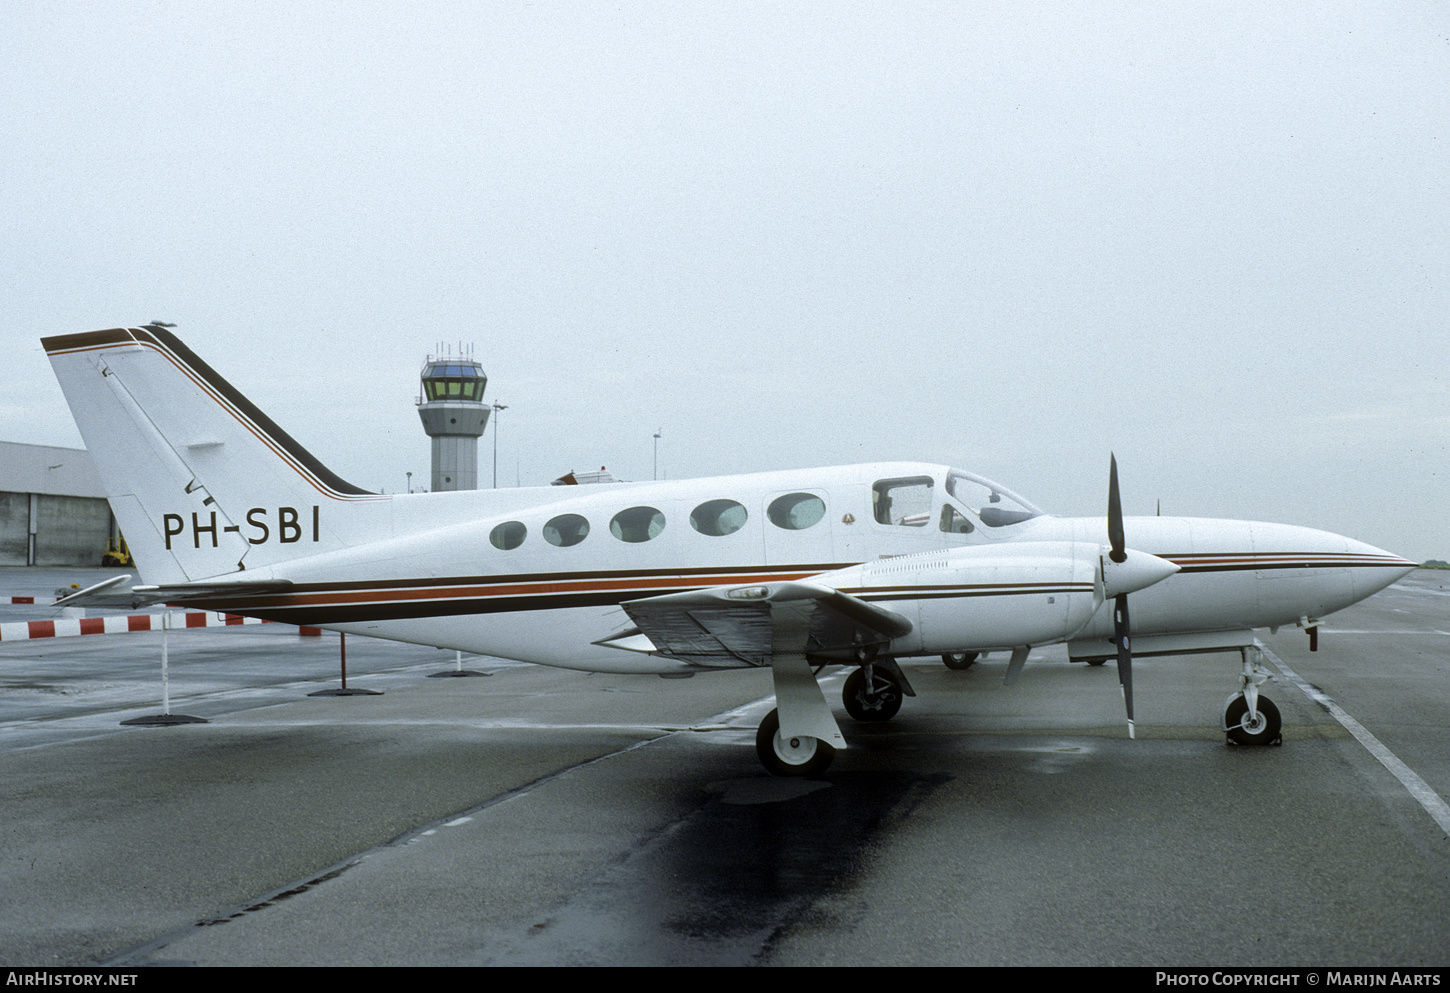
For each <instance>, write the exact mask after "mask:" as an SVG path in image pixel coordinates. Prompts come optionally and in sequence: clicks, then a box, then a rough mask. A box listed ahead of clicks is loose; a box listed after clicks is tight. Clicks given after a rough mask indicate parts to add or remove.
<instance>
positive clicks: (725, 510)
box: [690, 500, 749, 538]
mask: <svg viewBox="0 0 1450 993" xmlns="http://www.w3.org/2000/svg"><path fill="white" fill-rule="evenodd" d="M748 516H749V515H747V514H746V512H745V508H744V507H743V506H742V505H741V504H738V503H736V502H735V501H734V500H708V501H706V502H705V503H702V504H700V506H698V507H696V508H695V509H694V510H692V511H690V527H692V528H694V529H695V530H696V531H698V532H700V533H701V534H706V535H709V536H711V537H712V538H720V537H723V536H725V535H727V534H734V533H735V532H736V531H739V530H740V529H741V528H743V527H745V521H746V519H747V517H748Z"/></svg>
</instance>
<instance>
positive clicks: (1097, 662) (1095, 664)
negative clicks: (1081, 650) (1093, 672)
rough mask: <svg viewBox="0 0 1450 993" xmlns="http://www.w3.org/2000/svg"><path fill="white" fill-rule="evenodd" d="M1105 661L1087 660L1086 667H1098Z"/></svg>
mask: <svg viewBox="0 0 1450 993" xmlns="http://www.w3.org/2000/svg"><path fill="white" fill-rule="evenodd" d="M1106 661H1107V659H1088V665H1092V666H1098V665H1102V664H1103V663H1104V662H1106Z"/></svg>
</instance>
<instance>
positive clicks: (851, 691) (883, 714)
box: [841, 667, 901, 723]
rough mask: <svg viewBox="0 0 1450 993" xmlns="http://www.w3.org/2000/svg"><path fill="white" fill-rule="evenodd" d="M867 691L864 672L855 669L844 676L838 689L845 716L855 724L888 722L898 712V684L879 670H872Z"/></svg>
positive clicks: (899, 692) (863, 670)
mask: <svg viewBox="0 0 1450 993" xmlns="http://www.w3.org/2000/svg"><path fill="white" fill-rule="evenodd" d="M871 688H872V689H873V690H875V691H876V692H875V693H867V692H866V670H865V669H857V670H856V671H855V672H853V673H851V675H849V676H847V677H846V685H845V686H844V687H842V689H841V702H842V703H844V704H845V705H846V713H848V714H850V715H851V716H852V717H854V718H855V719H856V720H858V721H869V722H871V723H880V722H882V721H889V720H891V718H893V717H895V716H896V712H897V711H898V710H900V709H901V684H900V683H898V682H897V681H896V680H895V679H893V678H892V677H891V675H890V674H888V673H887V672H885V671H884V670H882V669H878V668H875V667H873V668H872V676H871Z"/></svg>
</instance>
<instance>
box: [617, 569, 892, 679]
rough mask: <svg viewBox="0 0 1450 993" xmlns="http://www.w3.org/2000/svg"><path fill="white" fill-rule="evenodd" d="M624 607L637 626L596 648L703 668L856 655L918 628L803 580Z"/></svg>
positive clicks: (693, 593) (694, 592)
mask: <svg viewBox="0 0 1450 993" xmlns="http://www.w3.org/2000/svg"><path fill="white" fill-rule="evenodd" d="M620 606H621V607H623V608H624V612H625V613H626V614H628V615H629V618H630V620H632V621H633V622H634V623H635V625H636V626H635V627H634V628H633V629H632V630H629V631H625V632H622V633H620V634H617V635H615V636H613V637H611V638H607V639H605V640H603V641H599V642H596V644H600V645H607V646H609V647H611V648H621V649H624V650H626V651H634V652H645V653H648V654H657V655H665V656H668V657H670V658H675V659H679V660H681V661H682V662H691V663H694V664H696V665H701V666H729V667H738V666H739V665H740V663H741V662H744V663H746V664H747V665H752V666H766V665H770V664H771V658H772V657H773V656H774V655H776V654H810V655H838V656H843V657H850V654H851V653H852V652H854V651H855V650H856V649H858V648H864V647H867V646H871V645H883V644H886V643H887V642H889V641H891V640H892V639H893V638H899V637H901V636H902V635H905V634H907V633H909V632H910V631H911V622H910V621H908V620H907V619H906V618H904V617H902V616H901V615H900V614H897V613H894V612H892V611H890V610H886V609H884V608H881V607H878V606H875V605H874V604H870V603H867V602H866V601H865V600H862V599H860V598H859V597H854V596H850V595H848V594H845V593H842V592H840V591H839V590H834V589H831V588H830V587H826V586H818V585H816V584H813V583H802V582H779V583H767V584H763V585H759V586H733V587H727V586H720V587H712V588H710V589H704V590H692V591H690V592H687V593H670V594H666V595H664V596H657V597H647V598H645V599H642V600H629V601H626V602H624V603H622V604H620Z"/></svg>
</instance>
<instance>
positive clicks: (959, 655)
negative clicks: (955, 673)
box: [941, 652, 978, 669]
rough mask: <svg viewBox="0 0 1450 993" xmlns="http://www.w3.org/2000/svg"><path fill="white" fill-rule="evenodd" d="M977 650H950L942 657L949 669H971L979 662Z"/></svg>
mask: <svg viewBox="0 0 1450 993" xmlns="http://www.w3.org/2000/svg"><path fill="white" fill-rule="evenodd" d="M977 655H978V653H977V652H956V653H952V652H948V653H947V654H946V655H943V656H942V657H941V660H942V662H944V663H945V664H946V667H947V668H948V669H970V668H971V667H972V666H974V665H976V663H977Z"/></svg>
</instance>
